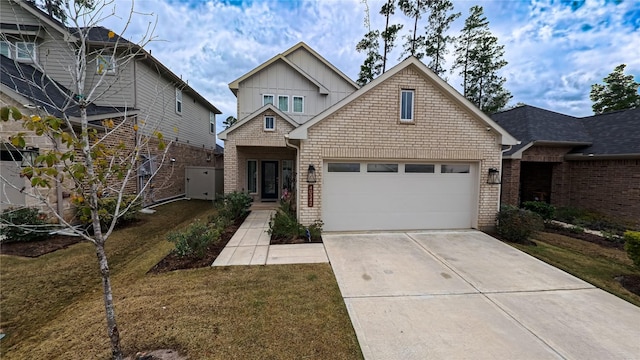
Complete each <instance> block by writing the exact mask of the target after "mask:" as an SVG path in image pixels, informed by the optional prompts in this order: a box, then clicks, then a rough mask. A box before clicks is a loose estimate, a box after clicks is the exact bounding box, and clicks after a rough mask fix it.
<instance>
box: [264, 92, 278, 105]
mask: <svg viewBox="0 0 640 360" xmlns="http://www.w3.org/2000/svg"><path fill="white" fill-rule="evenodd" d="M265 96H271V99H272V100H273V102H272V103H271V104H272V105H275V103H276V96H275V95H274V94H262V106H265V105H267V104H269V103H267V102H265V101H264V97H265Z"/></svg>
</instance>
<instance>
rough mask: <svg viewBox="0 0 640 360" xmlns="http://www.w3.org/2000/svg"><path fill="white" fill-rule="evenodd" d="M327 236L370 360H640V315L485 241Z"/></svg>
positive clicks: (475, 237)
mask: <svg viewBox="0 0 640 360" xmlns="http://www.w3.org/2000/svg"><path fill="white" fill-rule="evenodd" d="M322 237H323V240H324V244H325V248H326V250H327V254H328V256H329V261H330V262H331V266H332V267H333V271H334V272H335V275H336V278H337V280H338V284H339V286H340V291H341V292H342V296H343V297H344V301H345V303H346V306H347V309H348V311H349V316H350V317H351V321H352V323H353V326H354V328H355V331H356V334H357V337H358V341H359V342H360V346H361V348H362V352H363V354H364V356H365V358H366V359H385V360H388V359H640V341H639V339H640V308H638V307H636V306H634V305H632V304H630V303H628V302H626V301H624V300H621V299H619V298H617V297H615V296H613V295H610V294H609V293H606V292H604V291H602V290H600V289H597V288H595V287H593V286H592V285H590V284H588V283H586V282H584V281H582V280H580V279H577V278H575V277H573V276H571V275H569V274H567V273H565V272H563V271H561V270H558V269H557V268H555V267H552V266H550V265H547V264H545V263H543V262H541V261H539V260H537V259H535V258H533V257H530V256H529V255H527V254H524V253H522V252H520V251H518V250H516V249H514V248H512V247H510V246H508V245H506V244H503V243H502V242H500V241H498V240H496V239H494V238H492V237H490V236H488V235H486V234H484V233H481V232H478V231H472V230H469V231H424V232H406V233H367V234H340V233H326V234H323V235H322Z"/></svg>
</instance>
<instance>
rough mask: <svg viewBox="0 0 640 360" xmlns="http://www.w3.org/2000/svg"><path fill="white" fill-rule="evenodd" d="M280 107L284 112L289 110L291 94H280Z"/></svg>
mask: <svg viewBox="0 0 640 360" xmlns="http://www.w3.org/2000/svg"><path fill="white" fill-rule="evenodd" d="M278 109H280V111H284V112H287V111H289V96H287V95H278Z"/></svg>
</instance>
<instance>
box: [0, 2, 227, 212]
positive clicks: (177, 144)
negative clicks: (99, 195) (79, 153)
mask: <svg viewBox="0 0 640 360" xmlns="http://www.w3.org/2000/svg"><path fill="white" fill-rule="evenodd" d="M0 31H1V33H0V58H1V60H2V69H1V70H2V76H1V79H0V80H1V85H0V86H1V88H0V90H1V93H0V105H2V106H7V105H10V106H16V107H18V108H19V109H20V110H21V111H22V112H23V113H24V114H36V113H37V114H51V115H54V116H58V117H65V118H68V119H69V120H70V121H71V122H72V123H73V122H74V119H77V117H78V111H77V108H74V107H73V106H70V105H69V102H68V101H67V95H68V94H71V95H72V96H85V94H86V93H88V92H89V91H90V90H91V89H95V92H94V94H99V96H95V101H94V102H93V103H92V104H91V105H90V107H89V108H88V114H89V121H90V123H91V124H92V126H94V127H95V128H96V129H100V128H101V123H102V120H105V119H114V120H116V122H122V121H124V122H128V124H127V126H123V127H122V131H121V132H120V133H119V134H118V137H117V140H116V142H119V141H123V142H124V143H126V145H127V146H129V147H131V148H132V147H133V146H136V136H135V131H134V130H132V129H134V125H135V129H139V130H137V131H140V132H142V133H143V134H146V135H152V134H154V133H156V132H160V133H162V134H164V136H165V138H166V139H168V140H171V141H172V142H173V143H172V145H171V146H170V150H169V152H168V154H167V156H166V161H165V163H164V165H163V167H162V168H161V170H160V171H159V172H158V174H157V176H156V177H155V178H154V179H153V180H152V182H153V186H151V187H150V188H149V189H150V191H148V192H147V193H146V194H145V201H146V202H148V203H151V202H156V201H160V200H162V199H166V198H172V197H178V196H182V195H184V194H185V191H186V187H187V180H186V178H185V169H186V168H187V167H190V166H197V167H210V168H213V167H219V168H221V167H222V165H223V164H222V148H221V147H220V146H218V145H216V128H215V117H216V115H217V114H220V111H219V110H218V109H217V108H216V107H215V106H214V105H212V104H211V103H210V102H209V101H207V100H206V99H205V98H204V97H203V96H202V95H200V94H199V93H198V92H197V91H195V90H194V89H193V88H192V87H190V86H189V85H188V83H187V82H186V81H183V80H182V79H181V78H180V77H179V76H177V75H176V74H174V73H173V72H171V70H169V69H168V68H167V67H166V66H164V65H163V64H162V63H161V62H160V61H158V60H157V59H155V58H154V57H153V56H152V55H151V54H150V53H149V52H147V51H145V50H144V49H143V48H141V47H140V46H138V45H136V44H133V43H131V42H129V41H127V40H126V39H124V38H122V37H120V36H117V35H115V34H113V33H112V32H111V31H110V30H109V29H106V28H103V27H99V26H96V27H92V28H86V29H77V28H69V27H67V26H65V25H64V24H62V23H60V22H59V21H57V20H56V19H54V18H51V17H49V16H48V15H47V14H45V13H44V12H43V11H41V10H40V9H38V8H37V7H35V6H34V5H32V4H29V3H27V2H24V1H15V0H0ZM82 44H84V46H86V48H87V51H86V53H87V54H88V55H87V61H86V64H87V68H86V71H85V73H84V75H85V79H86V80H85V86H84V88H83V89H77V86H76V85H77V84H78V82H77V81H75V80H73V78H72V73H73V72H72V71H70V68H71V67H73V66H74V63H75V53H76V49H78V47H79V46H81V45H82ZM96 85H97V86H96ZM87 96H88V95H87ZM16 131H23V129H22V128H21V127H20V124H19V123H16V122H7V123H0V136H1V137H2V143H3V144H2V150H3V158H2V160H4V161H3V162H2V165H3V166H2V168H3V171H2V172H3V174H2V175H3V182H4V183H3V184H2V188H3V191H2V199H1V200H2V201H1V202H0V205H1V206H2V208H6V207H9V206H34V205H36V204H35V203H34V200H33V199H30V198H29V197H28V196H25V195H24V191H17V190H16V187H17V189H20V188H21V186H16V185H20V181H24V179H20V178H19V177H17V176H16V175H15V174H17V173H19V171H20V169H19V167H18V168H16V162H15V161H13V160H15V155H16V154H19V153H20V152H16V151H13V152H12V151H11V150H12V149H11V147H10V146H7V145H8V137H9V136H10V135H11V134H12V133H15V132H16ZM52 146H53V144H52V143H51V142H50V140H49V139H47V138H46V137H38V136H35V135H34V136H29V137H28V143H27V147H29V148H30V149H36V150H37V149H40V150H44V149H48V148H51V147H52ZM19 156H20V155H19ZM141 160H142V162H141V163H140V164H139V165H140V168H139V169H138V171H137V174H136V177H135V178H134V179H132V181H131V183H130V184H128V187H127V188H128V189H129V191H130V192H137V191H139V189H140V188H141V186H142V184H143V183H144V182H146V181H147V180H149V170H153V169H154V168H156V167H157V166H158V164H159V162H160V160H161V155H160V152H152V153H148V154H146V156H145V158H144V159H141ZM9 179H11V180H9ZM8 182H11V184H9V183H8ZM12 185H13V186H12ZM24 186H25V187H26V188H28V187H29V186H30V185H29V184H28V182H25V184H24ZM66 196H67V194H63V193H62V192H61V191H55V189H54V190H52V193H51V195H50V196H49V202H50V204H53V203H59V204H60V205H59V206H58V209H59V210H60V209H63V208H64V209H65V210H68V208H69V206H68V204H64V203H63V202H62V201H59V200H61V199H63V198H66Z"/></svg>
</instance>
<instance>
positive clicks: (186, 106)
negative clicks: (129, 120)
mask: <svg viewBox="0 0 640 360" xmlns="http://www.w3.org/2000/svg"><path fill="white" fill-rule="evenodd" d="M135 75H136V76H135V79H136V98H137V103H136V108H137V109H139V111H140V115H139V116H138V118H139V119H142V120H144V121H145V125H144V126H143V127H142V128H143V130H144V131H145V132H147V133H152V132H153V131H154V130H155V129H157V130H159V131H160V132H161V133H162V134H163V135H164V137H165V138H167V139H170V140H176V138H177V139H178V142H180V143H183V144H189V145H192V146H197V147H199V148H202V146H203V145H204V146H205V148H207V149H213V148H215V135H214V134H210V133H209V113H210V112H209V110H208V109H207V108H205V107H204V106H202V105H201V104H200V103H198V102H194V99H193V97H191V96H190V95H189V94H188V93H186V92H183V93H182V115H179V114H177V113H176V97H175V89H176V87H175V84H173V83H171V82H169V81H168V80H167V79H165V78H163V77H161V76H160V75H159V74H158V73H157V72H156V71H154V69H152V68H150V67H149V66H147V65H145V64H144V63H142V62H140V61H138V62H136V63H135Z"/></svg>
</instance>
